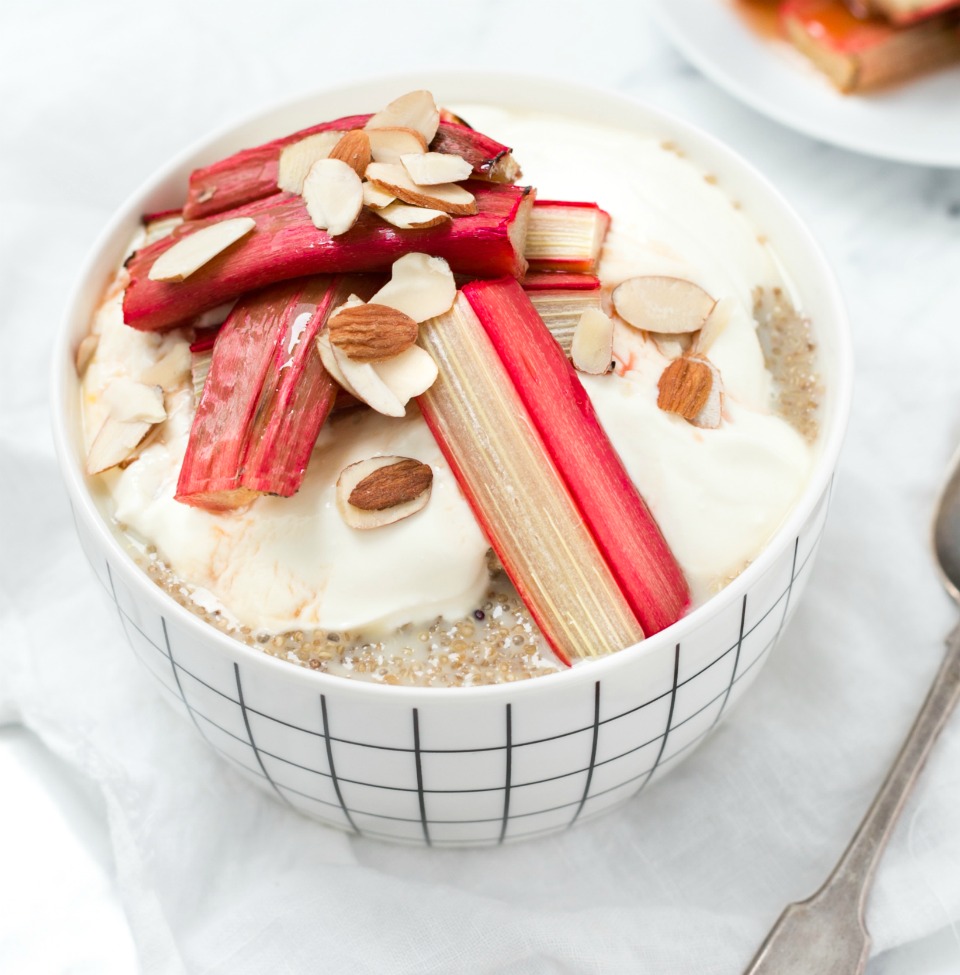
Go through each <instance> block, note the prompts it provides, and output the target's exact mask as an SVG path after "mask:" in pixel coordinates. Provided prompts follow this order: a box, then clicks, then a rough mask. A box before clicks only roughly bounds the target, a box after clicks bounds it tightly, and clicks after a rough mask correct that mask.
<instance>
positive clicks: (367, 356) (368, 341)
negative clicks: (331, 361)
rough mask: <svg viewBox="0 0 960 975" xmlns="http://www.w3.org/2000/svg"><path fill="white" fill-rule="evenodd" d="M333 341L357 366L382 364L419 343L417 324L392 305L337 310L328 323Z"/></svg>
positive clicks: (353, 306)
mask: <svg viewBox="0 0 960 975" xmlns="http://www.w3.org/2000/svg"><path fill="white" fill-rule="evenodd" d="M327 331H328V332H329V333H330V341H331V342H332V343H333V344H334V345H335V346H336V348H337V350H338V351H339V352H342V353H343V354H344V355H347V356H349V357H350V358H351V359H355V360H356V361H357V362H379V361H380V360H382V359H391V358H393V357H394V356H397V355H400V353H401V352H406V350H407V349H409V348H410V346H411V345H413V343H414V342H416V341H417V332H418V328H417V323H416V322H415V321H414V320H413V319H412V318H411V317H410V316H409V315H405V314H404V313H403V312H402V311H398V310H397V309H396V308H391V307H390V306H389V305H378V304H366V305H352V306H348V307H344V308H341V309H338V310H337V311H336V312H334V314H333V315H332V316H331V318H330V321H329V322H328V323H327Z"/></svg>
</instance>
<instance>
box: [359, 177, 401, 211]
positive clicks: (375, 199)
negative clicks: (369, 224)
mask: <svg viewBox="0 0 960 975" xmlns="http://www.w3.org/2000/svg"><path fill="white" fill-rule="evenodd" d="M394 200H396V197H395V196H394V195H393V194H392V193H386V192H384V191H383V190H381V189H377V187H376V186H374V185H373V183H364V184H363V205H364V206H365V207H370V209H371V210H382V209H384V208H385V207H388V206H390V204H391V203H393V201H394Z"/></svg>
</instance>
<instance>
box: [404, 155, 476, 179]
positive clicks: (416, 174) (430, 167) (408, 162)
mask: <svg viewBox="0 0 960 975" xmlns="http://www.w3.org/2000/svg"><path fill="white" fill-rule="evenodd" d="M400 162H401V163H402V164H403V168H404V169H405V170H406V171H407V173H408V175H409V176H410V178H411V179H412V180H413V181H414V183H416V184H417V186H436V185H438V184H440V183H458V182H460V180H462V179H469V178H470V174H471V173H472V172H473V166H471V165H470V163H468V162H467V161H466V159H464V158H463V157H462V156H455V155H453V154H452V153H448V152H422V153H411V154H409V155H403V156H401V157H400Z"/></svg>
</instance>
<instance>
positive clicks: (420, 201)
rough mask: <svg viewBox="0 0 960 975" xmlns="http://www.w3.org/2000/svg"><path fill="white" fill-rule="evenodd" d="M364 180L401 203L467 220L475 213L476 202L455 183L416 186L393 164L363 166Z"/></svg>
mask: <svg viewBox="0 0 960 975" xmlns="http://www.w3.org/2000/svg"><path fill="white" fill-rule="evenodd" d="M367 179H368V180H369V181H370V182H371V183H373V185H374V186H376V187H378V188H379V189H381V190H383V191H384V192H386V193H392V194H393V195H394V196H395V197H396V198H397V199H398V200H403V202H404V203H412V204H413V205H414V206H420V207H431V208H432V209H434V210H443V211H444V212H445V213H450V214H453V215H454V216H469V215H470V214H472V213H476V212H477V201H476V198H475V197H474V195H473V194H472V193H471V192H470V191H469V190H465V189H464V188H463V187H462V186H457V184H456V183H439V184H438V185H437V186H417V184H416V183H414V181H413V180H412V179H411V178H410V175H409V173H408V172H407V171H406V170H405V169H404V168H403V166H399V165H396V164H394V163H376V162H375V163H370V165H369V166H367Z"/></svg>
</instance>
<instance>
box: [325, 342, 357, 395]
mask: <svg viewBox="0 0 960 975" xmlns="http://www.w3.org/2000/svg"><path fill="white" fill-rule="evenodd" d="M316 344H317V352H318V353H319V355H320V361H321V362H322V363H323V368H324V369H326V370H327V372H328V373H330V376H331V378H332V379H333V381H334V382H335V383H336V384H337V385H338V386H339V387H340V388H341V389H342V390H343V391H344V392H346V393H349V394H350V395H351V396H352V397H353V398H354V399H357V400H358V399H360V395H359V394H358V393H357V391H356V390H355V389H354V388H353V387H352V386H351V385H350V380H348V379H347V377H346V376H345V375H344V374H343V370H342V369H341V368H340V363H339V362H338V361H337V356H336V353H335V352H334V351H333V343H332V342H331V341H330V336H329V335H328V334H327V333H326V331H323V332H321V333H320V334H319V335H318V336H317V343H316Z"/></svg>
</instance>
